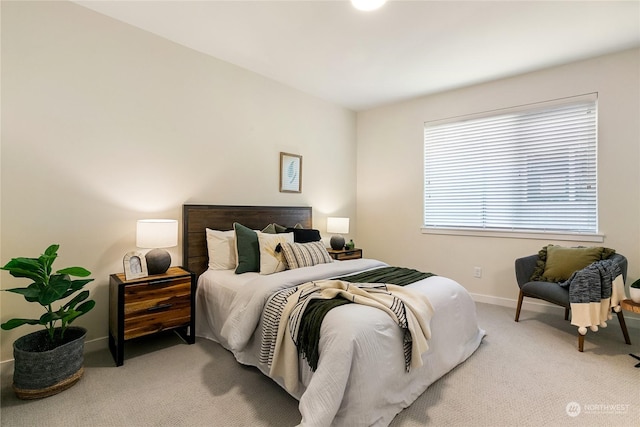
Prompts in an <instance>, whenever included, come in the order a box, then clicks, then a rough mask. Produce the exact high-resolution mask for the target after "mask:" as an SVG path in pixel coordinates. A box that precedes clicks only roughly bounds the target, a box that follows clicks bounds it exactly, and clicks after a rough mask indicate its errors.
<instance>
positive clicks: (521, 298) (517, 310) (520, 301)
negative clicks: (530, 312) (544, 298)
mask: <svg viewBox="0 0 640 427" xmlns="http://www.w3.org/2000/svg"><path fill="white" fill-rule="evenodd" d="M523 299H524V294H523V293H522V291H520V295H518V307H516V322H517V321H518V320H519V319H520V309H521V308H522V300H523Z"/></svg>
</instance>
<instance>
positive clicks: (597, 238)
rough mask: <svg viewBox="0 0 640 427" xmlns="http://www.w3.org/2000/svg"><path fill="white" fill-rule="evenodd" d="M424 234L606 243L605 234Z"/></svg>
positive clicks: (424, 229) (425, 231) (439, 230)
mask: <svg viewBox="0 0 640 427" xmlns="http://www.w3.org/2000/svg"><path fill="white" fill-rule="evenodd" d="M421 231H422V234H447V235H453V236H473V237H503V238H509V239H538V240H569V241H572V242H597V243H602V242H604V234H585V233H560V232H540V231H536V232H533V231H532V232H528V231H499V230H484V229H480V228H477V229H476V228H433V227H422V228H421Z"/></svg>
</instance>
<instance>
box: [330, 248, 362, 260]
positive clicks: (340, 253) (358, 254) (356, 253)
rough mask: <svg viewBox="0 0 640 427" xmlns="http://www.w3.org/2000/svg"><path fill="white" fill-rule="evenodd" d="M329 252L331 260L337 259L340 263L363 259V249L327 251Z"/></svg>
mask: <svg viewBox="0 0 640 427" xmlns="http://www.w3.org/2000/svg"><path fill="white" fill-rule="evenodd" d="M327 252H329V256H331V258H333V259H337V260H338V261H344V260H347V259H358V258H362V249H349V250H346V249H338V250H336V249H327Z"/></svg>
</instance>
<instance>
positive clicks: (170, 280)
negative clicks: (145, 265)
mask: <svg viewBox="0 0 640 427" xmlns="http://www.w3.org/2000/svg"><path fill="white" fill-rule="evenodd" d="M173 280H174V279H173V278H168V279H159V280H151V281H150V282H149V285H161V284H163V283H168V282H173Z"/></svg>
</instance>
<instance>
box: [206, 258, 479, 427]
mask: <svg viewBox="0 0 640 427" xmlns="http://www.w3.org/2000/svg"><path fill="white" fill-rule="evenodd" d="M386 265H387V264H385V263H382V262H380V261H376V260H371V259H359V260H350V261H338V262H333V263H331V264H320V265H316V266H314V267H306V268H300V269H295V270H286V271H283V272H281V273H276V274H272V275H268V276H261V275H259V274H257V273H245V274H242V275H235V274H234V273H233V271H232V270H227V271H215V270H209V271H207V272H205V273H204V274H202V275H201V277H200V278H199V280H198V291H197V294H196V299H197V301H196V303H197V316H196V334H197V335H198V336H199V337H204V338H208V339H212V340H215V341H217V342H219V343H221V344H222V345H223V346H224V347H225V348H227V349H229V350H231V351H232V352H233V354H234V355H235V357H236V359H237V360H238V361H239V362H240V363H243V364H247V365H252V366H256V367H258V368H259V369H260V370H261V371H262V372H263V373H265V375H268V372H269V367H268V366H267V365H266V364H262V363H260V362H259V360H258V354H259V348H260V336H261V323H260V319H261V314H262V308H263V306H264V304H265V303H266V300H267V298H268V297H269V295H270V294H271V293H272V292H273V291H275V290H277V289H282V288H284V287H288V286H295V285H298V284H300V283H304V282H307V281H310V280H319V279H327V278H331V277H338V276H342V275H346V274H350V273H355V272H361V271H364V270H368V269H371V268H378V267H383V266H386ZM408 287H409V288H411V289H415V290H417V291H419V292H422V293H424V294H425V295H427V297H428V298H429V300H430V302H431V304H432V306H433V308H434V315H433V318H432V319H431V332H432V336H431V340H430V342H429V350H428V351H427V352H425V353H424V354H423V356H422V360H423V366H422V367H420V368H418V369H412V370H411V371H410V372H409V373H407V372H405V369H404V368H405V365H404V354H403V350H402V333H401V330H400V328H399V327H398V326H397V325H396V324H395V323H394V322H393V320H391V318H390V317H389V316H388V315H387V314H386V313H384V312H382V311H381V310H377V309H375V308H372V307H368V306H364V305H357V304H347V305H344V306H340V307H337V308H335V309H333V310H331V311H330V312H329V313H328V314H327V316H326V317H325V319H324V322H323V324H322V327H321V331H320V333H321V338H320V360H319V363H318V369H317V370H316V371H315V372H311V370H310V369H308V365H307V364H306V362H305V361H303V360H301V361H300V366H301V369H300V378H299V383H298V387H297V389H296V390H294V391H290V393H291V394H292V395H293V396H294V397H295V398H297V399H298V400H299V401H300V405H299V409H300V413H301V414H302V420H301V423H300V425H301V426H350V427H351V426H371V425H375V426H386V425H388V424H389V423H390V422H391V420H392V419H393V417H394V416H395V415H396V414H397V413H398V412H400V411H401V410H402V409H403V408H406V407H407V406H409V405H410V404H411V403H412V402H413V401H414V400H415V399H416V398H417V397H418V396H419V395H420V394H422V392H424V390H426V388H427V387H428V386H429V385H430V384H432V383H433V382H434V381H436V380H437V379H438V378H440V377H441V376H443V375H444V374H446V373H447V372H449V371H450V370H451V369H452V368H454V367H455V366H457V365H458V364H459V363H461V362H463V361H464V360H466V359H467V358H468V357H469V356H470V355H471V354H472V353H473V352H474V351H475V350H476V348H477V347H478V346H479V344H480V341H481V339H482V337H483V336H484V331H483V330H482V329H480V328H479V327H478V324H477V321H476V311H475V304H474V302H473V300H472V299H471V297H470V296H469V294H468V293H467V292H466V290H465V289H464V288H463V287H462V286H460V285H459V284H458V283H456V282H454V281H453V280H451V279H447V278H444V277H439V276H433V277H430V278H428V279H424V280H422V281H420V282H416V283H413V284H411V285H408ZM305 367H306V368H305ZM274 380H275V381H276V382H277V383H278V384H280V385H281V386H283V382H282V379H281V378H274Z"/></svg>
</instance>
